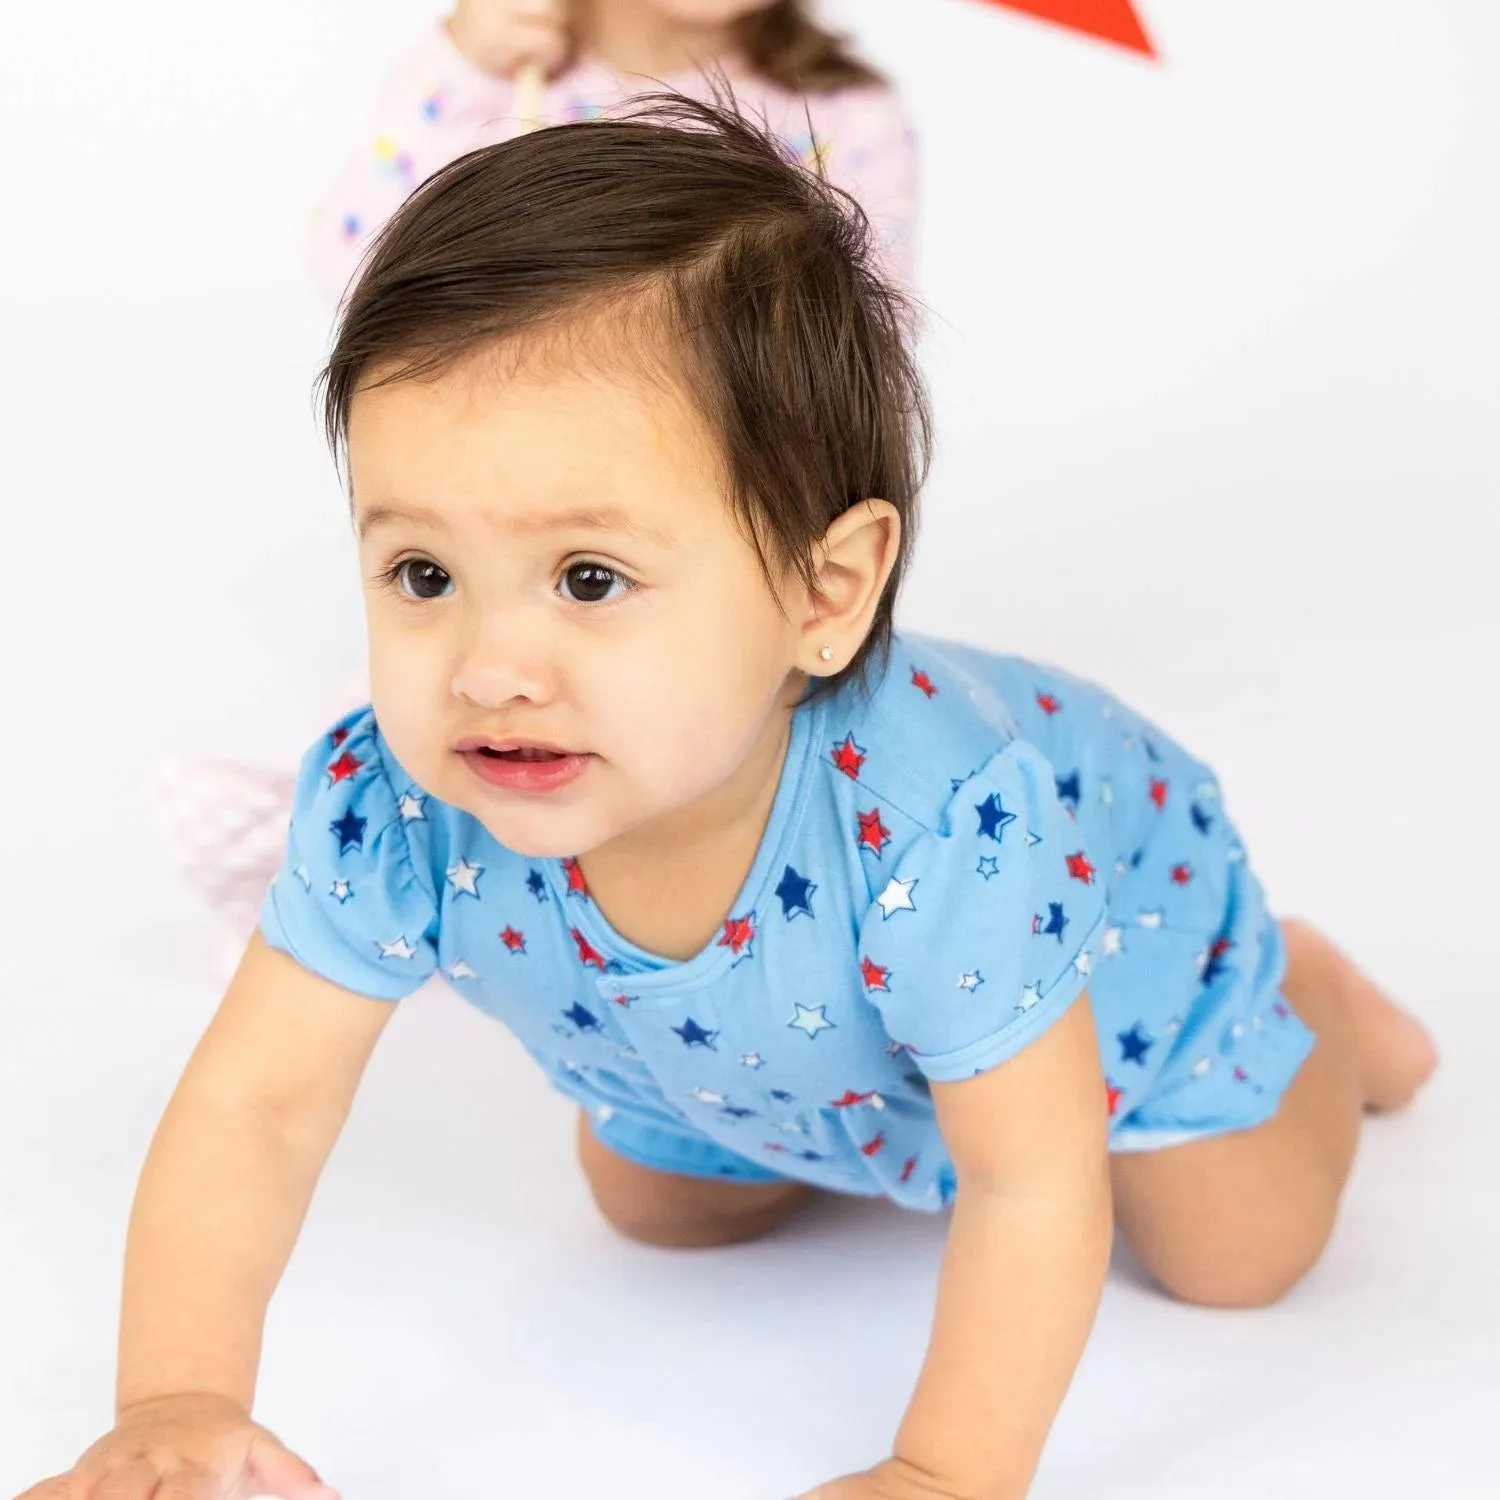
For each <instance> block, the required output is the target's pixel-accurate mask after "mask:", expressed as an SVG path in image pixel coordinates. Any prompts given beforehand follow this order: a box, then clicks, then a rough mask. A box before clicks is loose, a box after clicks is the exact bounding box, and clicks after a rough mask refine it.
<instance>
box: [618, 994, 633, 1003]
mask: <svg viewBox="0 0 1500 1500" xmlns="http://www.w3.org/2000/svg"><path fill="white" fill-rule="evenodd" d="M634 999H635V996H634V995H616V996H615V1004H616V1005H629V1004H630V1002H631V1001H632V1000H634Z"/></svg>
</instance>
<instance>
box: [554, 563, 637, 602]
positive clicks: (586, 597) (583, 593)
mask: <svg viewBox="0 0 1500 1500" xmlns="http://www.w3.org/2000/svg"><path fill="white" fill-rule="evenodd" d="M557 586H558V588H560V589H561V590H562V592H563V597H564V598H567V599H572V600H573V601H574V602H575V603H577V604H603V603H605V602H606V601H608V600H610V599H617V598H619V596H620V595H621V594H624V593H628V592H629V591H630V590H631V589H632V588H633V587H634V584H632V583H631V581H630V580H629V579H628V578H627V577H626V576H625V575H624V574H623V573H617V572H615V570H614V569H613V568H606V567H605V566H604V565H603V563H589V562H583V563H574V564H573V566H572V567H570V568H568V569H567V570H566V571H565V572H564V573H563V576H562V578H561V579H560V580H559V582H558V585H557Z"/></svg>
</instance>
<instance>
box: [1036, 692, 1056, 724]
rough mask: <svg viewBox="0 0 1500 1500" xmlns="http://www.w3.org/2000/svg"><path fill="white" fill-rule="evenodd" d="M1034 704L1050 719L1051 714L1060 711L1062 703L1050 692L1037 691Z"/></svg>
mask: <svg viewBox="0 0 1500 1500" xmlns="http://www.w3.org/2000/svg"><path fill="white" fill-rule="evenodd" d="M1036 706H1037V707H1038V708H1039V709H1041V711H1042V712H1043V713H1044V714H1046V715H1047V717H1048V718H1049V719H1050V718H1051V717H1052V715H1053V714H1060V713H1061V712H1062V704H1061V703H1060V702H1059V701H1058V700H1057V699H1056V698H1054V697H1053V696H1052V694H1051V693H1038V694H1037V695H1036Z"/></svg>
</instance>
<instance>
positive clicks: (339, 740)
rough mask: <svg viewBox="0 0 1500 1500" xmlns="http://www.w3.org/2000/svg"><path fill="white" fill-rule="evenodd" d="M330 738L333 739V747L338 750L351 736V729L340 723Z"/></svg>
mask: <svg viewBox="0 0 1500 1500" xmlns="http://www.w3.org/2000/svg"><path fill="white" fill-rule="evenodd" d="M328 738H329V739H331V740H332V741H333V748H334V749H335V750H337V749H338V747H339V746H340V745H342V744H343V743H344V741H345V740H347V739H348V738H349V731H348V730H347V729H345V728H344V727H343V726H342V725H340V726H339V727H338V728H337V729H335V730H334V731H333V733H332V734H331V735H329V736H328Z"/></svg>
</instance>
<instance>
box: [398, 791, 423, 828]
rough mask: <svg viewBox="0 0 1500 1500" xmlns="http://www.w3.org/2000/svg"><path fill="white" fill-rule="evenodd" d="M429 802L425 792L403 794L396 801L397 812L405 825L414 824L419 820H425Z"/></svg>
mask: <svg viewBox="0 0 1500 1500" xmlns="http://www.w3.org/2000/svg"><path fill="white" fill-rule="evenodd" d="M426 802H427V794H426V793H425V792H402V793H401V796H400V797H399V798H398V799H397V801H396V811H397V812H398V813H400V814H401V821H402V822H403V823H414V822H416V821H417V820H418V819H419V818H421V819H425V818H426V817H427V814H426V813H425V812H424V811H423V808H424V807H425V805H426Z"/></svg>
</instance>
